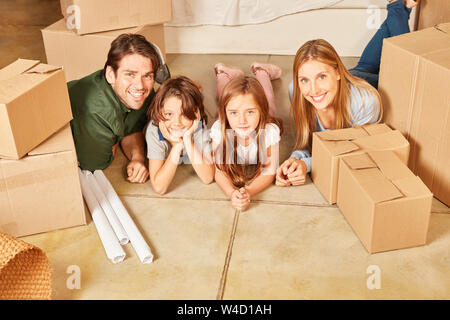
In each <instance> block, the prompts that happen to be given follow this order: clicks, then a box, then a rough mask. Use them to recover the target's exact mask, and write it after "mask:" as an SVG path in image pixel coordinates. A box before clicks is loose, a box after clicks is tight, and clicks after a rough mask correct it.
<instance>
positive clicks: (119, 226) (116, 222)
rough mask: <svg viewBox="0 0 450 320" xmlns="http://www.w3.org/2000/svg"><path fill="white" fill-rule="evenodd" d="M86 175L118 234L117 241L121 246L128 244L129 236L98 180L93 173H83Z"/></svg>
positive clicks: (84, 171)
mask: <svg viewBox="0 0 450 320" xmlns="http://www.w3.org/2000/svg"><path fill="white" fill-rule="evenodd" d="M82 172H83V173H84V175H85V176H86V178H87V181H88V183H89V187H90V188H91V190H92V191H93V193H94V196H95V197H96V198H97V201H98V203H99V204H100V206H101V207H102V209H103V212H104V213H105V215H106V218H108V221H109V224H110V225H111V227H112V229H113V230H114V233H115V234H116V237H117V239H119V243H120V244H121V245H124V244H127V243H128V241H129V239H128V235H127V233H126V232H125V230H124V228H123V226H122V224H121V223H120V221H119V219H118V218H117V215H116V212H115V211H114V210H113V208H111V205H110V203H109V201H108V199H107V198H106V195H105V194H104V193H103V191H102V188H101V187H100V185H99V184H98V182H97V180H96V179H95V177H94V175H93V174H92V172H90V171H88V170H83V171H82Z"/></svg>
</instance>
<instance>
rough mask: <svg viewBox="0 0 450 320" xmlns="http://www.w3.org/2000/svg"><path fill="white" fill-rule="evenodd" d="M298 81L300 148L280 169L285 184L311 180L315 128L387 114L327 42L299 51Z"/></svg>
mask: <svg viewBox="0 0 450 320" xmlns="http://www.w3.org/2000/svg"><path fill="white" fill-rule="evenodd" d="M293 82H294V85H293V97H292V101H291V114H293V118H294V122H295V124H296V126H297V138H296V149H298V150H296V151H294V152H293V153H292V155H291V157H290V158H289V159H288V160H286V161H285V162H284V163H283V164H282V165H281V166H280V168H278V170H277V176H276V184H277V185H279V186H289V185H300V184H303V183H305V179H306V173H308V172H310V171H311V154H310V152H311V142H312V133H313V132H315V131H323V130H327V129H341V128H346V127H351V126H358V125H364V124H367V123H374V122H377V121H379V120H380V119H381V116H382V108H381V99H380V96H379V94H378V92H377V90H376V89H374V88H373V87H372V86H371V85H370V84H368V83H367V82H366V81H364V80H362V79H360V78H357V77H355V76H353V75H352V74H350V73H349V72H348V70H347V69H346V68H345V66H344V64H343V63H342V61H341V59H340V58H339V56H338V54H337V52H336V50H334V48H333V47H332V46H331V45H330V44H329V43H328V42H327V41H325V40H311V41H308V42H306V43H305V44H304V45H303V46H302V47H301V48H300V49H299V50H298V51H297V54H296V56H295V59H294V81H293Z"/></svg>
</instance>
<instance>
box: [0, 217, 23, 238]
mask: <svg viewBox="0 0 450 320" xmlns="http://www.w3.org/2000/svg"><path fill="white" fill-rule="evenodd" d="M2 214H3V212H2ZM0 232H4V233H7V234H11V235H17V234H18V232H19V225H18V224H17V222H15V221H12V222H9V223H4V224H2V225H0Z"/></svg>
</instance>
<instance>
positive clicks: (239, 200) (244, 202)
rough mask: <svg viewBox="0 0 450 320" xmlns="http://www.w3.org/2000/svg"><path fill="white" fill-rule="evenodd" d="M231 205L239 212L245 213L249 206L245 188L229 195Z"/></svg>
mask: <svg viewBox="0 0 450 320" xmlns="http://www.w3.org/2000/svg"><path fill="white" fill-rule="evenodd" d="M231 205H232V206H233V208H235V209H236V210H239V211H245V210H246V209H247V208H248V206H249V205H250V195H249V194H248V191H247V190H246V189H245V188H240V189H236V190H234V191H233V193H232V194H231Z"/></svg>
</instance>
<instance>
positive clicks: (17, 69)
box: [0, 59, 40, 80]
mask: <svg viewBox="0 0 450 320" xmlns="http://www.w3.org/2000/svg"><path fill="white" fill-rule="evenodd" d="M39 63H40V61H39V60H26V59H17V60H16V61H15V62H13V63H11V64H10V65H8V66H6V67H4V68H3V69H1V70H0V80H8V79H10V78H11V77H14V76H16V75H18V74H21V73H24V72H26V71H28V70H30V69H31V68H33V67H35V66H37V65H38V64H39Z"/></svg>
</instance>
